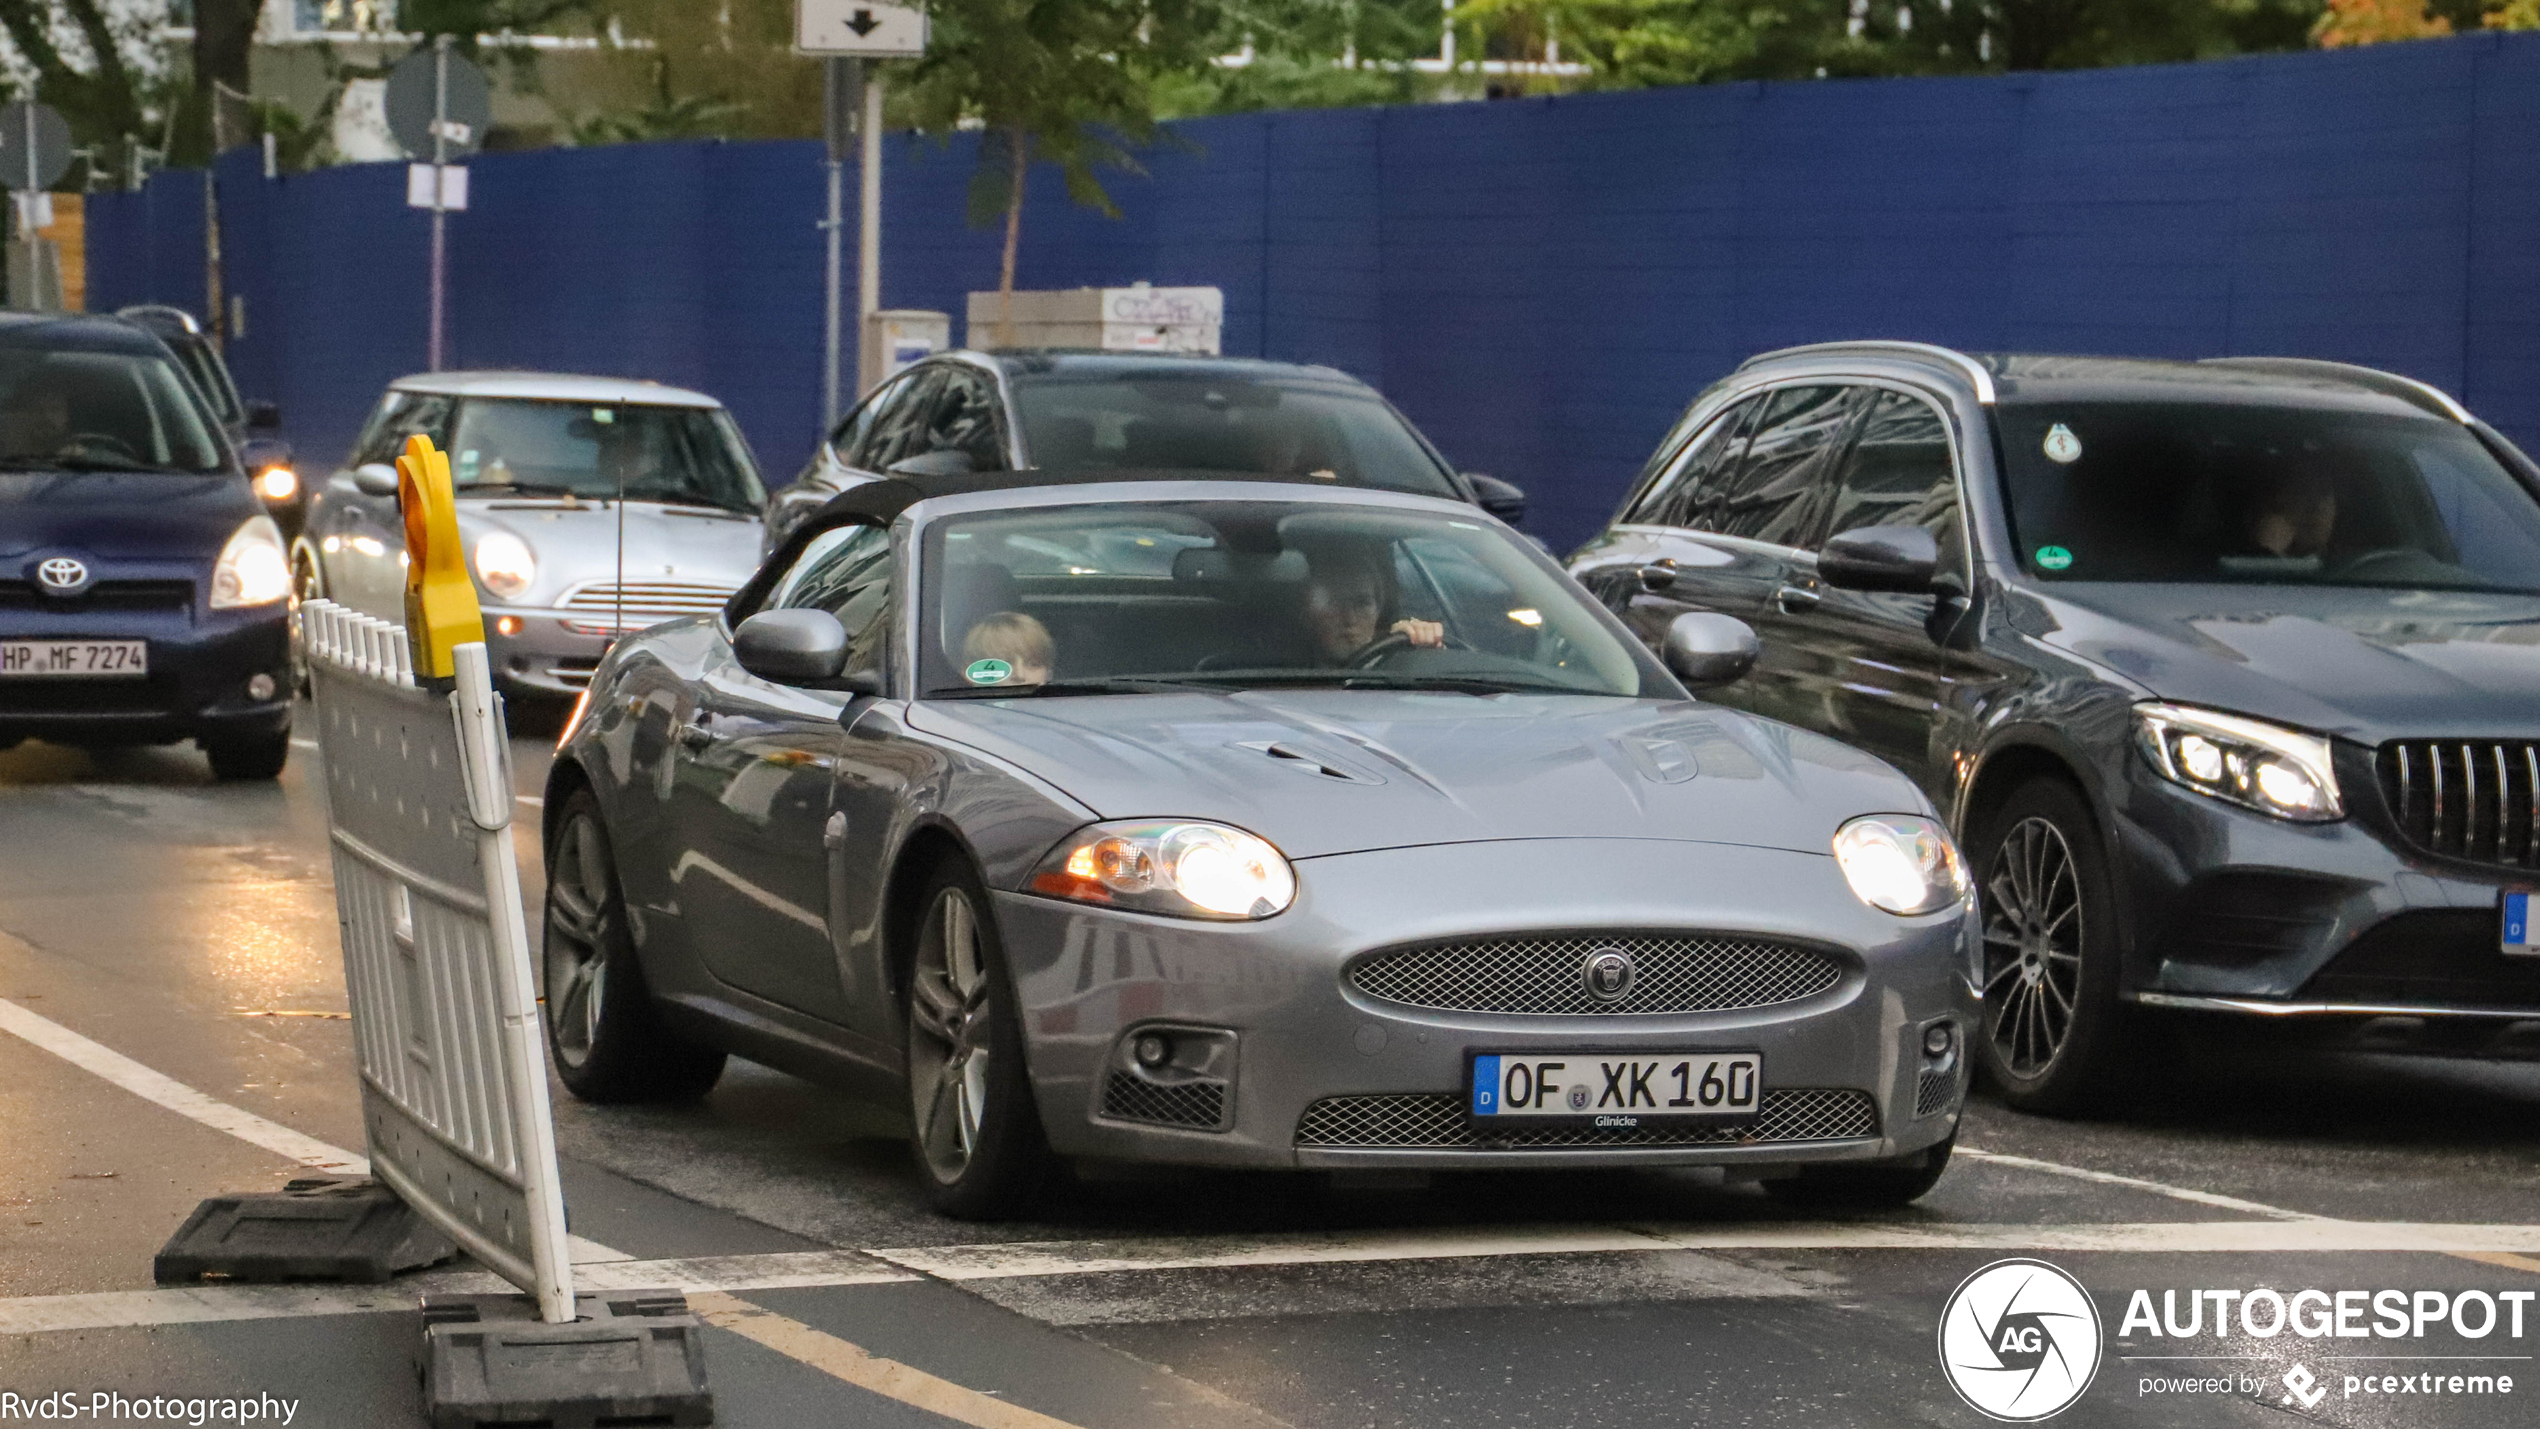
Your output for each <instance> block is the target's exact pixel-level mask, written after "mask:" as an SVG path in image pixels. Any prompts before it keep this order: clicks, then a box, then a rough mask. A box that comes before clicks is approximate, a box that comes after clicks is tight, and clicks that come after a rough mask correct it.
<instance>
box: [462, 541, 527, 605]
mask: <svg viewBox="0 0 2540 1429" xmlns="http://www.w3.org/2000/svg"><path fill="white" fill-rule="evenodd" d="M476 578H477V579H478V580H481V581H483V582H485V589H486V590H488V591H490V592H492V593H493V594H495V595H498V596H501V597H502V598H503V599H505V600H514V599H517V598H519V596H520V594H521V593H522V592H523V591H526V590H528V589H529V583H530V582H531V581H534V580H536V579H537V578H538V558H537V557H536V556H534V555H532V554H530V551H529V543H528V542H527V541H524V540H522V539H520V538H519V537H518V536H515V535H513V534H512V533H511V532H509V531H488V532H486V533H485V534H484V535H483V536H480V537H478V538H477V542H476Z"/></svg>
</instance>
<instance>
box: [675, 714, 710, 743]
mask: <svg viewBox="0 0 2540 1429" xmlns="http://www.w3.org/2000/svg"><path fill="white" fill-rule="evenodd" d="M679 742H680V743H681V744H684V745H686V746H688V747H689V748H690V749H703V748H705V747H706V746H707V745H709V744H712V743H714V716H713V715H711V714H707V713H702V712H700V713H699V714H698V715H697V716H696V718H694V719H691V720H689V721H688V722H687V723H686V724H683V725H681V726H679Z"/></svg>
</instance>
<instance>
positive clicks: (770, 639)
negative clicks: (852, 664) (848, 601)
mask: <svg viewBox="0 0 2540 1429" xmlns="http://www.w3.org/2000/svg"><path fill="white" fill-rule="evenodd" d="M732 658H733V659H735V660H737V661H739V662H740V665H741V668H742V669H744V670H747V671H749V672H750V673H751V674H753V675H756V676H758V677H759V678H760V679H762V680H766V681H769V682H770V683H773V684H779V685H811V684H819V683H821V682H824V681H828V680H834V679H836V678H838V672H839V671H840V670H843V669H845V668H846V665H847V627H845V626H843V625H841V624H839V623H838V617H836V616H834V615H831V614H830V613H829V612H827V611H825V610H762V611H760V612H759V613H758V614H756V615H753V616H751V617H750V618H749V619H747V620H744V621H742V622H741V628H740V629H738V630H735V631H733V632H732Z"/></svg>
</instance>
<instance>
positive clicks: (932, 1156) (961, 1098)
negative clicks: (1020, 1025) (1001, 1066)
mask: <svg viewBox="0 0 2540 1429" xmlns="http://www.w3.org/2000/svg"><path fill="white" fill-rule="evenodd" d="M990 1027H991V1024H990V1021H989V1009H988V965H987V959H986V956H985V954H984V953H983V951H982V950H981V948H980V944H979V912H978V909H977V907H976V906H974V905H973V904H972V902H971V901H970V895H969V894H968V893H966V892H964V891H963V890H961V889H959V888H946V889H944V890H942V891H941V892H940V893H938V894H937V895H936V897H935V903H934V906H933V907H931V908H929V909H928V910H927V912H926V925H925V931H924V932H923V933H922V934H921V935H920V936H919V938H918V943H917V961H916V965H915V967H914V968H913V969H912V970H911V977H910V980H909V1050H908V1066H909V1098H910V1107H911V1110H912V1112H913V1113H914V1115H915V1120H916V1123H917V1145H918V1150H919V1152H920V1154H921V1155H923V1156H924V1157H925V1159H926V1166H927V1169H928V1170H929V1171H930V1172H932V1173H933V1174H934V1176H935V1179H936V1180H937V1181H939V1182H942V1183H944V1184H946V1185H949V1184H951V1183H952V1182H954V1181H957V1180H959V1179H960V1178H961V1175H962V1173H963V1172H964V1171H966V1170H968V1169H969V1166H970V1159H971V1157H972V1156H974V1155H976V1154H977V1153H978V1150H979V1144H980V1131H981V1125H982V1122H983V1121H984V1120H985V1118H986V1116H987V1108H988V1057H989V1048H990Z"/></svg>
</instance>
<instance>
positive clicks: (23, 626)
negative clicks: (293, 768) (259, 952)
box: [0, 313, 291, 779]
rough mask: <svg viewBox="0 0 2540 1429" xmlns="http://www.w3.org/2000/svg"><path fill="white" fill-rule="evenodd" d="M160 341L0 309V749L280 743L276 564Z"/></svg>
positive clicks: (281, 755)
mask: <svg viewBox="0 0 2540 1429" xmlns="http://www.w3.org/2000/svg"><path fill="white" fill-rule="evenodd" d="M186 381H187V379H186V378H185V376H184V375H183V374H182V373H181V372H180V371H179V370H178V369H177V366H176V363H175V361H174V359H173V358H171V357H170V355H169V353H168V349H167V348H166V347H165V346H164V345H163V344H162V343H161V342H160V341H159V340H158V339H157V338H155V337H153V336H152V335H151V334H150V333H149V332H148V331H146V330H144V329H143V328H141V327H139V326H136V325H134V324H132V323H129V322H125V321H122V320H120V319H115V318H105V317H85V316H81V315H77V314H70V315H60V314H54V315H43V314H31V313H21V314H8V315H0V748H7V747H8V746H11V745H14V744H16V743H18V742H19V741H20V740H23V739H28V738H41V739H47V740H52V741H56V742H59V743H64V744H75V745H86V746H92V747H95V746H109V745H129V744H152V743H162V744H164V743H174V742H176V741H178V740H183V739H192V740H194V741H195V742H196V743H197V744H199V745H200V746H201V747H202V749H203V752H204V753H205V754H206V755H208V756H210V759H211V763H212V770H213V772H214V773H215V774H217V775H219V776H220V777H221V778H224V779H270V778H272V777H274V776H275V775H277V774H279V773H280V772H281V771H282V766H283V762H284V760H285V759H286V758H287V757H288V756H289V754H290V751H291V738H290V735H291V680H290V641H289V638H288V635H287V633H286V623H287V619H288V605H287V601H288V598H289V596H290V593H291V568H290V561H289V557H288V554H287V552H286V550H285V548H284V546H283V541H282V533H281V532H280V531H279V530H277V529H276V528H275V526H274V522H273V518H272V517H271V516H268V515H266V514H265V512H264V509H263V507H262V505H261V504H260V503H259V502H258V501H257V498H256V493H255V492H254V490H253V489H252V488H251V487H250V485H249V483H248V479H247V474H246V472H245V471H244V470H242V469H241V468H240V466H239V464H238V458H237V455H236V453H235V452H234V451H233V450H232V449H231V447H230V444H229V442H228V441H227V439H226V438H225V437H224V436H223V435H222V434H221V432H220V431H219V430H218V429H217V428H215V427H214V426H213V425H212V424H211V423H210V422H209V421H208V420H207V419H206V417H205V413H204V407H203V404H202V402H201V401H200V400H199V399H198V398H197V396H196V395H195V394H194V392H193V391H192V390H191V389H189V388H188V387H187V386H186Z"/></svg>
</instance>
